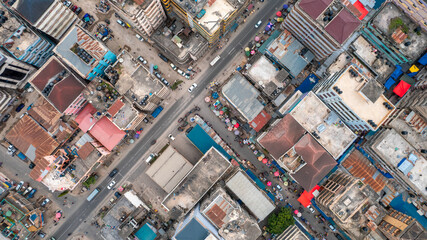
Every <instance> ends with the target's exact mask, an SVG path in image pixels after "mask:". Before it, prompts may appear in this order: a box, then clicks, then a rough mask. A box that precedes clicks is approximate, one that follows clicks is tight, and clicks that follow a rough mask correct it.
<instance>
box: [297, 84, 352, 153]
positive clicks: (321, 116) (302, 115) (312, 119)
mask: <svg viewBox="0 0 427 240" xmlns="http://www.w3.org/2000/svg"><path fill="white" fill-rule="evenodd" d="M290 114H291V115H292V117H294V119H295V120H296V121H297V122H298V123H299V124H300V125H301V126H302V127H303V128H305V130H307V132H310V133H312V132H316V134H318V135H319V137H320V138H319V139H317V138H315V139H316V140H317V142H319V143H320V145H322V146H323V147H324V148H325V149H326V151H328V152H329V154H331V155H332V157H334V158H335V159H337V158H339V157H340V156H341V155H342V154H343V152H344V151H345V150H346V149H347V148H348V147H349V146H350V144H352V143H353V141H354V140H355V139H356V134H354V133H353V131H351V130H350V128H348V127H347V126H346V125H345V124H344V123H343V122H342V121H341V120H340V119H339V117H338V115H337V114H336V113H335V112H333V111H332V110H331V109H329V108H328V107H327V106H326V105H325V104H324V103H323V102H322V101H321V100H320V99H319V98H318V97H317V96H316V94H314V93H313V92H309V93H308V94H307V95H306V96H305V97H304V98H303V99H302V100H301V101H300V102H299V103H298V104H297V105H296V106H295V108H294V109H292V111H291V113H290ZM333 114H335V116H332V115H333ZM328 117H330V119H331V121H327V119H328ZM333 117H335V119H333V120H332V118H333ZM319 130H320V131H319Z"/></svg>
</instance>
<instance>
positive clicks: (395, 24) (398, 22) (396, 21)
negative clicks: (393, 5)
mask: <svg viewBox="0 0 427 240" xmlns="http://www.w3.org/2000/svg"><path fill="white" fill-rule="evenodd" d="M399 27H402V32H404V33H406V34H408V32H409V28H408V26H406V25H405V23H403V20H402V19H401V18H398V17H396V18H393V19H391V20H390V24H389V25H388V30H389V31H390V32H393V31H394V30H396V29H397V28H399Z"/></svg>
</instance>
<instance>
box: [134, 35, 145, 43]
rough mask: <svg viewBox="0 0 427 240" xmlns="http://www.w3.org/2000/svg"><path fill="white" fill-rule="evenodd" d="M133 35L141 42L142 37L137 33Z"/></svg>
mask: <svg viewBox="0 0 427 240" xmlns="http://www.w3.org/2000/svg"><path fill="white" fill-rule="evenodd" d="M135 37H136V38H138V39H139V41H141V42H143V41H144V38H142V37H141V36H140V35H139V34H135Z"/></svg>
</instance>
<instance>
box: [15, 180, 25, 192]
mask: <svg viewBox="0 0 427 240" xmlns="http://www.w3.org/2000/svg"><path fill="white" fill-rule="evenodd" d="M23 185H24V181H20V182H19V184H18V185H17V186H16V188H15V190H16V191H19V190H20V189H21V188H22V186H23Z"/></svg>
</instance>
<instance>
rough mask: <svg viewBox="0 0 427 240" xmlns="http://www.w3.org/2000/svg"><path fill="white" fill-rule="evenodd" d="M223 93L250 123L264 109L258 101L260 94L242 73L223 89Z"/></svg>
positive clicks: (236, 75) (235, 76) (233, 77)
mask: <svg viewBox="0 0 427 240" xmlns="http://www.w3.org/2000/svg"><path fill="white" fill-rule="evenodd" d="M222 93H223V94H224V97H225V98H227V100H228V101H229V102H230V103H231V104H232V105H233V106H234V107H235V108H236V109H237V110H238V111H239V112H240V113H241V114H242V115H243V117H245V118H246V119H247V120H248V121H252V120H253V119H254V118H255V117H256V116H257V115H258V114H259V113H260V112H261V111H262V110H263V109H264V106H263V105H262V104H261V102H260V101H259V100H258V99H257V98H258V96H259V95H260V93H259V92H258V90H257V89H256V88H255V87H254V86H252V84H250V83H249V81H248V80H246V78H245V77H244V76H243V75H241V74H240V73H235V74H234V75H233V76H232V78H231V79H230V81H229V82H228V83H227V84H225V85H224V86H223V87H222Z"/></svg>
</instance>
